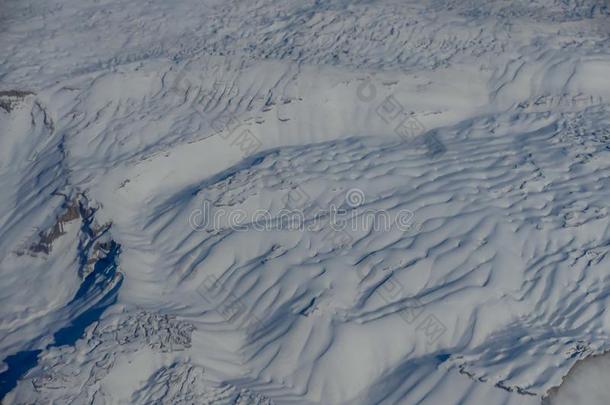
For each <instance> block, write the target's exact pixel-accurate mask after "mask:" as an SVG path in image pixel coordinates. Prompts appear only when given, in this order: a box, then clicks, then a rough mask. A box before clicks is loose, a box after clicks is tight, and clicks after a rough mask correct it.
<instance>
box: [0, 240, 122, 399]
mask: <svg viewBox="0 0 610 405" xmlns="http://www.w3.org/2000/svg"><path fill="white" fill-rule="evenodd" d="M119 254H120V245H118V244H117V243H115V242H114V241H113V242H111V248H110V251H109V253H108V255H107V256H106V257H104V258H102V259H100V260H98V261H97V262H96V263H95V266H94V270H93V271H92V272H91V273H90V274H89V275H87V277H85V279H84V280H83V282H82V284H81V286H80V287H79V289H78V291H77V292H76V294H75V295H74V298H73V299H72V300H71V301H70V303H69V304H68V307H75V308H76V312H78V308H82V307H83V306H85V305H87V304H90V302H91V301H92V300H95V302H94V303H93V304H92V305H91V306H90V307H89V308H88V309H86V310H85V311H83V312H82V313H80V314H79V315H78V316H76V317H75V318H74V319H73V320H72V321H71V322H70V324H69V325H68V326H65V327H63V328H61V329H59V330H58V331H57V332H55V333H54V334H53V343H51V344H49V345H48V346H47V347H46V349H47V350H48V349H50V348H53V347H59V346H66V345H68V346H72V345H74V344H75V343H76V341H77V340H78V339H79V338H80V337H82V336H83V335H84V333H85V330H86V329H87V327H88V326H89V325H91V324H92V323H93V322H95V321H97V320H99V319H100V317H101V316H102V314H103V313H104V311H105V310H106V309H107V308H108V307H109V306H111V305H113V304H114V303H116V301H117V296H118V292H119V289H120V287H121V284H122V282H123V278H122V276H121V274H120V273H118V274H117V262H118V256H119ZM117 277H119V278H118V280H117ZM113 282H114V283H116V284H115V285H114V286H113V287H112V288H111V289H110V291H107V292H106V293H104V291H105V290H106V289H107V287H108V286H110V285H111V283H113ZM96 296H97V297H96ZM96 298H97V299H96ZM41 352H42V350H26V351H21V352H18V353H16V354H14V355H11V356H8V357H6V358H5V359H4V360H3V361H4V363H6V364H7V366H8V369H7V370H6V371H4V372H3V373H0V401H2V399H3V398H4V397H5V396H6V395H7V394H8V393H9V392H11V391H12V390H13V389H14V388H15V387H16V386H17V382H18V381H19V380H20V379H21V378H22V377H23V376H25V375H26V374H27V372H28V371H30V370H31V369H33V368H34V367H36V366H37V365H38V355H39V354H40V353H41Z"/></svg>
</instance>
